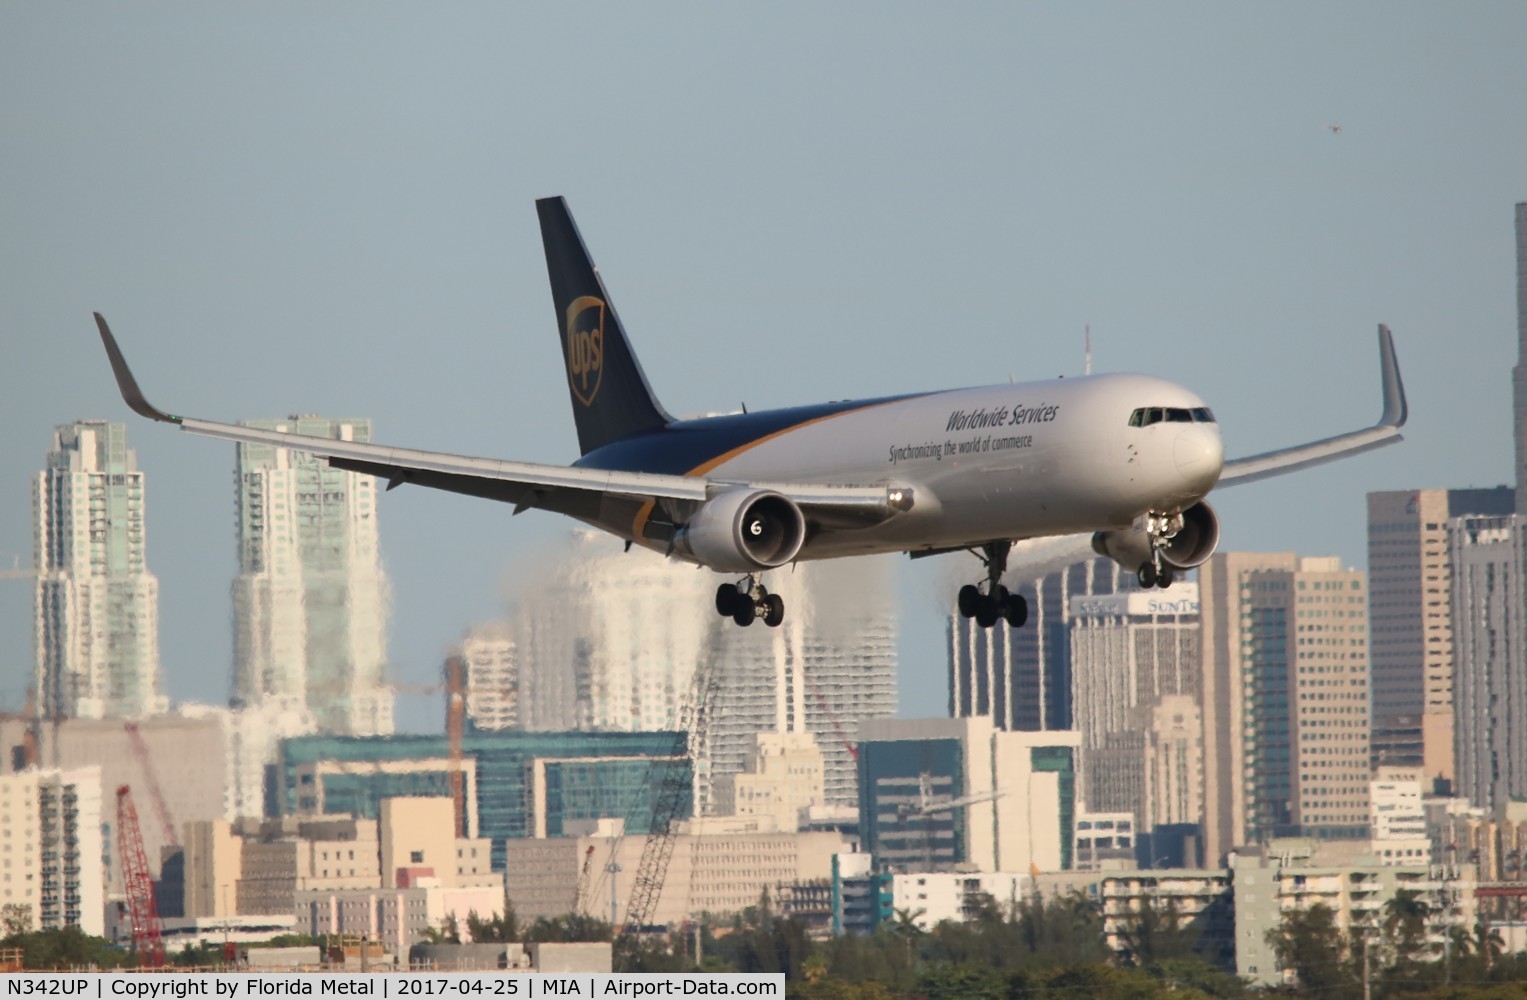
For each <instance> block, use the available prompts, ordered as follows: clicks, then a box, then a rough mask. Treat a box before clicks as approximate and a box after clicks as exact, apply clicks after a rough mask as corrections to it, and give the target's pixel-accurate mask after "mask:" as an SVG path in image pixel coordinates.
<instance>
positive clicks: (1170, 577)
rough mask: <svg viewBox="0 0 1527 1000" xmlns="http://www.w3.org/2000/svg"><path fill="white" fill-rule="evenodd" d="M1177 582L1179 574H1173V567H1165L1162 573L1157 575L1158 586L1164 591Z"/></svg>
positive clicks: (1162, 568)
mask: <svg viewBox="0 0 1527 1000" xmlns="http://www.w3.org/2000/svg"><path fill="white" fill-rule="evenodd" d="M1176 580H1177V574H1176V573H1173V572H1172V567H1170V566H1163V567H1161V572H1160V573H1157V574H1156V586H1158V587H1160V588H1161V589H1162V590H1165V589H1166V588H1168V587H1170V586H1171V585H1172V584H1173V583H1174V582H1176Z"/></svg>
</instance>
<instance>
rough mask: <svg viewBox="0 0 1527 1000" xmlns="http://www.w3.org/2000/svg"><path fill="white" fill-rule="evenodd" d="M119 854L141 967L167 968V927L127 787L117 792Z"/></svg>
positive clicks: (130, 794)
mask: <svg viewBox="0 0 1527 1000" xmlns="http://www.w3.org/2000/svg"><path fill="white" fill-rule="evenodd" d="M117 854H118V856H119V857H120V859H121V864H122V888H123V891H124V894H125V895H126V896H127V914H128V919H130V920H131V921H132V929H133V950H134V951H136V952H137V953H138V964H139V965H143V966H147V967H149V968H151V969H157V968H159V967H160V966H162V965H164V925H163V924H161V923H160V922H159V908H158V907H157V906H156V905H154V880H153V877H152V876H150V875H149V873H148V871H149V869H148V855H147V854H145V853H144V852H143V833H142V831H140V830H139V829H138V810H136V809H134V808H133V797H132V792H131V791H130V790H129V789H128V787H127V786H126V785H122V786H120V787H119V788H118V789H117Z"/></svg>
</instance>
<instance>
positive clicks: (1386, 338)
mask: <svg viewBox="0 0 1527 1000" xmlns="http://www.w3.org/2000/svg"><path fill="white" fill-rule="evenodd" d="M1379 370H1380V373H1381V374H1382V377H1383V380H1384V414H1383V416H1381V417H1379V423H1380V424H1382V425H1383V426H1386V427H1404V426H1405V420H1406V418H1407V417H1409V416H1410V409H1409V407H1407V406H1406V404H1405V383H1404V382H1402V381H1400V362H1399V361H1398V360H1397V359H1396V358H1395V354H1394V337H1393V336H1392V335H1391V334H1390V332H1389V327H1388V326H1386V325H1384V324H1383V323H1380V324H1379Z"/></svg>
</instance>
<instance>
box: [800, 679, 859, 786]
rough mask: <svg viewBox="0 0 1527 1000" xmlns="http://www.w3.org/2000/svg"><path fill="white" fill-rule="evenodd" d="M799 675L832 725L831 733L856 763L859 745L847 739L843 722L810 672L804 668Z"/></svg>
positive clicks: (828, 722)
mask: <svg viewBox="0 0 1527 1000" xmlns="http://www.w3.org/2000/svg"><path fill="white" fill-rule="evenodd" d="M801 676H802V677H803V678H805V680H806V687H807V688H809V689H810V690H811V696H812V697H813V698H815V699H816V700H817V704H818V705H819V706H821V709H822V715H823V716H825V717H826V719H827V724H828V725H830V726H832V731H833V734H834V735H835V736H837V737H838V742H839V743H841V744H843V748H844V749H845V750H847V751H848V755H849V756H850V757H852V758H853V759H854V763H856V764H857V763H858V762H859V745H858V744H857V743H855V742H854V741H853V740H851V739H849V738H848V734H847V733H845V732H844V731H843V723H842V722H841V721H839V719H838V713H836V712H834V711H833V710H832V706H831V705H830V704H828V702H827V696H826V695H825V694H823V693H822V688H821V685H819V684H817V682H816V681H815V680H813V679H812V677H811V674H810V673H809V672H807V671H805V670H802V671H801Z"/></svg>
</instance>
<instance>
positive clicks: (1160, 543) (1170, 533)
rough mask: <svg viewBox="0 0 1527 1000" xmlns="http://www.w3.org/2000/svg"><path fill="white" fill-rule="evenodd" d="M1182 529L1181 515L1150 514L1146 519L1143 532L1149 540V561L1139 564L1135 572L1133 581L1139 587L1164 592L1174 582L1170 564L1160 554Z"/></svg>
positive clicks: (1174, 578)
mask: <svg viewBox="0 0 1527 1000" xmlns="http://www.w3.org/2000/svg"><path fill="white" fill-rule="evenodd" d="M1182 528H1183V517H1182V515H1181V514H1171V515H1167V514H1159V515H1158V514H1152V515H1150V516H1149V517H1148V518H1146V522H1145V531H1146V534H1148V535H1149V536H1150V539H1151V561H1150V562H1147V563H1141V564H1140V568H1139V569H1137V570H1136V571H1135V579H1137V580H1139V581H1140V586H1142V587H1144V588H1145V589H1147V590H1149V589H1150V588H1151V587H1160V588H1161V589H1162V590H1165V589H1166V588H1168V587H1170V586H1171V585H1172V584H1173V582H1174V581H1175V580H1176V574H1175V573H1174V571H1173V568H1172V565H1171V563H1169V562H1167V561H1166V560H1165V559H1164V558H1162V555H1161V554H1162V552H1163V551H1164V550H1165V549H1166V547H1167V546H1168V545H1170V544H1171V543H1172V539H1174V538H1176V537H1177V533H1178V532H1179V531H1181V530H1182Z"/></svg>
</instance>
